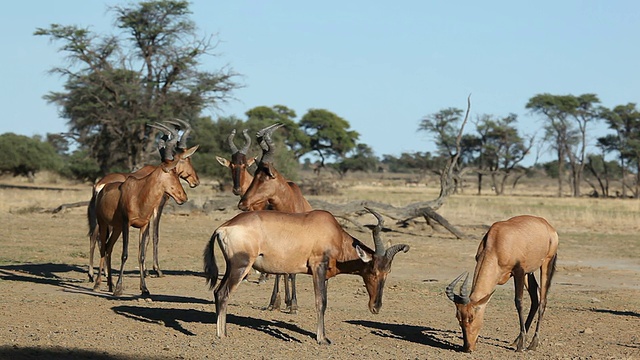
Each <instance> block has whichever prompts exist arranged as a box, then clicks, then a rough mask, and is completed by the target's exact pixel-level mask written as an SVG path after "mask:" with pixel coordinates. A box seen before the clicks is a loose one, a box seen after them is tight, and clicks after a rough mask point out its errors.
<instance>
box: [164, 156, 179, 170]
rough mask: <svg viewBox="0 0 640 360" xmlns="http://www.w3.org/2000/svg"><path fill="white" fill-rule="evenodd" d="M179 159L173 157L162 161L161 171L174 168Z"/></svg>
mask: <svg viewBox="0 0 640 360" xmlns="http://www.w3.org/2000/svg"><path fill="white" fill-rule="evenodd" d="M179 161H180V160H179V159H174V160H171V161H169V162H164V163H162V165H161V166H160V167H161V168H162V171H164V172H166V173H168V172H169V171H171V170H173V169H175V168H176V166H178V162H179Z"/></svg>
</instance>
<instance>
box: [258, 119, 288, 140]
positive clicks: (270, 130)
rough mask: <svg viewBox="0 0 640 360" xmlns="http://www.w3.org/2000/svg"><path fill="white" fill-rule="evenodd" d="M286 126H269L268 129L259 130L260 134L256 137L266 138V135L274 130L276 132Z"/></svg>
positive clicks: (276, 124) (277, 124)
mask: <svg viewBox="0 0 640 360" xmlns="http://www.w3.org/2000/svg"><path fill="white" fill-rule="evenodd" d="M282 126H284V124H283V123H275V124H272V125H269V126H267V127H266V128H264V129H262V130H258V132H257V133H256V136H257V137H258V138H261V137H263V136H265V135H266V134H271V133H272V132H273V131H274V130H276V129H277V128H279V127H282Z"/></svg>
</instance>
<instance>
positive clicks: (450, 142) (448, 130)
mask: <svg viewBox="0 0 640 360" xmlns="http://www.w3.org/2000/svg"><path fill="white" fill-rule="evenodd" d="M462 114H463V111H462V110H460V109H457V108H451V107H450V108H446V109H442V110H440V111H439V112H437V113H434V114H430V115H427V116H425V117H423V118H422V120H421V121H420V124H419V125H418V131H426V132H429V133H432V134H433V135H434V140H435V143H436V146H437V148H438V155H439V156H440V157H442V158H445V159H455V162H454V163H453V164H452V165H451V169H450V170H449V169H447V171H451V176H452V180H453V184H454V187H453V191H454V192H456V191H458V189H459V188H460V183H461V181H462V176H463V174H464V173H465V172H466V171H467V170H468V169H469V167H466V165H469V164H472V163H474V162H475V155H476V153H477V152H478V151H479V149H480V147H479V139H478V138H477V137H476V136H473V135H468V134H464V135H463V134H462V133H461V129H462V128H464V126H460V125H459V124H460V121H461V120H462ZM467 115H468V114H467ZM465 120H466V117H465ZM441 171H442V170H441V169H440V170H436V173H437V174H439V175H440V176H442V175H443V173H442V172H441ZM480 182H481V178H480Z"/></svg>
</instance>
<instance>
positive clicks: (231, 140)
mask: <svg viewBox="0 0 640 360" xmlns="http://www.w3.org/2000/svg"><path fill="white" fill-rule="evenodd" d="M235 136H236V129H233V130H231V134H229V136H228V137H227V142H228V143H229V147H230V148H231V153H232V154H235V153H237V152H238V147H237V146H236V144H234V143H233V138H234V137H235Z"/></svg>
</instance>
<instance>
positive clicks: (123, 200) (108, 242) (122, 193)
mask: <svg viewBox="0 0 640 360" xmlns="http://www.w3.org/2000/svg"><path fill="white" fill-rule="evenodd" d="M195 151H196V149H195V148H191V149H189V150H187V151H186V152H185V153H183V154H181V155H179V156H181V157H184V158H188V157H189V156H191V155H193V153H194V152H195ZM179 161H180V159H178V158H176V159H174V160H172V161H169V162H163V163H162V164H161V165H160V166H158V167H156V169H155V170H154V171H153V172H151V173H150V174H149V175H147V176H145V177H143V178H141V179H137V178H135V177H128V178H127V179H126V180H125V181H124V182H122V183H110V184H107V185H106V186H105V187H104V188H103V189H102V191H101V192H100V193H99V194H98V197H97V200H96V215H97V220H98V229H99V231H100V255H101V259H100V271H99V272H98V277H97V279H96V283H95V286H94V289H98V288H99V286H100V280H101V275H102V267H103V266H104V263H105V261H106V267H107V269H108V283H109V291H112V290H113V272H112V271H111V253H112V252H113V246H114V245H115V242H116V241H117V240H118V237H119V236H120V233H122V261H121V264H120V276H119V277H118V282H117V284H116V288H115V290H113V295H114V296H118V295H121V294H122V291H123V286H122V281H123V277H124V265H125V263H126V261H127V257H128V248H129V227H130V226H133V227H135V228H138V229H140V236H139V252H138V253H139V255H138V263H139V266H140V290H141V292H142V295H143V296H147V295H149V290H148V289H147V286H146V283H145V276H144V260H145V246H146V242H147V239H148V238H149V225H150V223H151V220H152V218H153V217H154V216H157V214H156V212H157V210H158V207H159V205H160V203H161V202H162V201H163V199H164V197H165V195H168V196H170V197H172V198H173V199H174V200H175V201H176V203H178V204H183V203H184V202H185V201H187V194H186V193H185V192H184V189H183V188H182V184H180V178H179V177H178V174H177V172H176V170H175V167H176V166H177V164H178V162H179ZM109 228H111V229H112V230H111V231H112V232H111V234H110V235H109V234H108V232H109ZM107 237H108V238H107Z"/></svg>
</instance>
